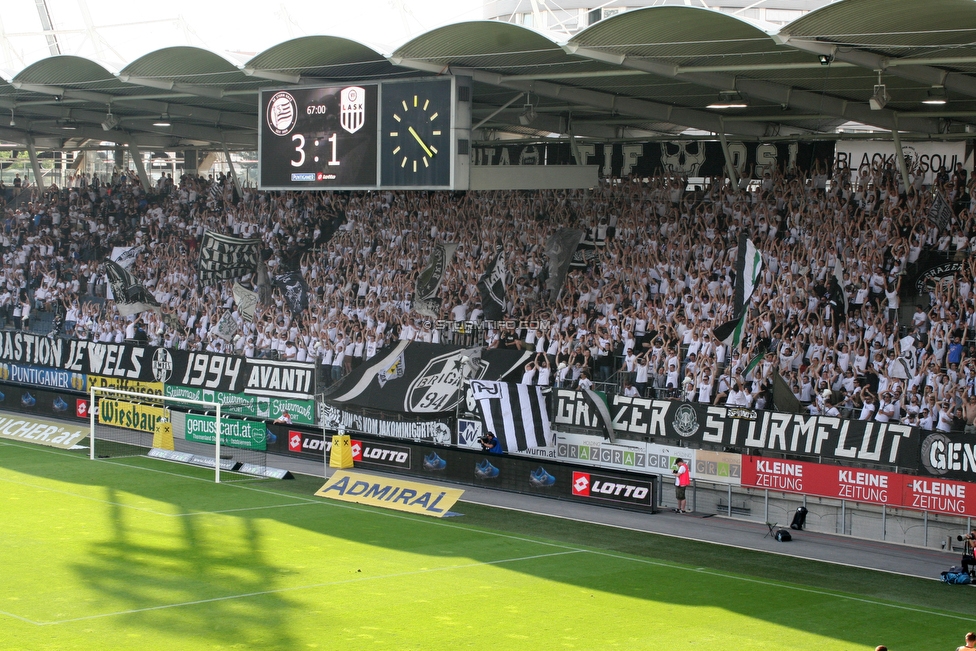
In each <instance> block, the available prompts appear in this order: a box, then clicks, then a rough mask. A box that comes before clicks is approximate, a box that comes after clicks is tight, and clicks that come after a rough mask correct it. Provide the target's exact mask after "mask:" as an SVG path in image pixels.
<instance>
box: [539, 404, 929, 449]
mask: <svg viewBox="0 0 976 651" xmlns="http://www.w3.org/2000/svg"><path fill="white" fill-rule="evenodd" d="M555 394H556V396H555V408H554V410H553V413H554V418H553V422H554V424H555V425H556V426H557V427H558V426H559V425H570V426H574V427H582V428H590V429H593V430H597V431H598V430H599V427H600V426H599V424H598V421H597V416H596V414H594V413H593V412H592V411H591V410H590V407H589V405H588V404H587V402H586V401H585V400H584V398H583V396H582V394H579V393H577V392H576V391H569V390H564V389H560V390H557V391H556V392H555ZM609 408H610V414H611V418H612V421H613V426H614V430H615V431H616V432H619V433H620V434H622V435H626V437H635V436H637V437H649V438H663V439H674V440H684V441H687V443H688V444H691V445H694V446H701V445H711V446H716V447H723V448H727V447H739V448H748V449H753V450H763V451H769V452H778V453H784V454H790V455H809V456H815V457H819V458H823V459H837V460H845V461H856V462H862V463H870V464H882V465H889V466H901V467H914V466H915V464H916V463H917V455H918V449H919V447H918V446H919V440H918V435H917V433H916V430H913V429H912V428H911V427H908V426H907V425H899V424H895V423H878V422H874V421H853V420H845V419H842V418H833V417H829V416H808V415H804V414H786V413H777V412H770V411H756V410H753V409H744V408H740V407H719V406H714V405H702V404H698V403H690V402H677V401H671V400H650V399H645V398H628V397H625V396H613V398H612V399H611V400H610V404H609Z"/></svg>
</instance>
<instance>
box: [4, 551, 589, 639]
mask: <svg viewBox="0 0 976 651" xmlns="http://www.w3.org/2000/svg"><path fill="white" fill-rule="evenodd" d="M582 551H584V550H579V551H577V550H570V551H564V552H553V553H551V554H536V555H534V556H519V557H517V558H502V559H499V560H495V561H482V562H478V563H465V564H462V565H448V566H445V567H434V568H430V569H426V570H414V571H412V572H396V573H393V574H381V575H378V576H363V577H358V578H355V579H343V580H341V581H326V582H324V583H313V584H310V585H298V586H293V587H290V588H278V589H277V590H261V591H258V592H247V593H244V594H235V595H227V596H224V597H213V598H211V599H197V600H196V601H184V602H181V603H175V604H163V605H160V606H148V607H146V608H133V609H131V610H120V611H117V612H114V613H101V614H98V615H88V616H86V617H74V618H72V619H61V620H57V621H53V622H32V621H31V620H29V619H25V618H23V617H19V616H17V615H10V616H11V617H15V618H16V619H19V620H21V621H24V622H28V623H30V624H35V625H36V626H57V625H60V624H70V623H73V622H85V621H89V620H92V619H103V618H105V617H118V616H121V615H134V614H136V613H145V612H150V611H154V610H166V609H169V608H183V607H185V606H199V605H201V604H209V603H215V602H218V601H233V600H235V599H247V598H250V597H261V596H264V595H271V594H281V593H285V592H297V591H299V590H313V589H315V588H325V587H329V586H335V585H344V584H349V583H361V582H364V581H377V580H382V579H396V578H401V577H405V576H416V575H419V574H430V573H432V572H448V571H451V570H463V569H470V568H473V567H484V566H487V565H502V564H504V563H518V562H521V561H533V560H538V559H540V558H548V557H552V556H565V555H567V554H577V553H580V552H582ZM0 614H4V615H9V613H3V612H2V611H0Z"/></svg>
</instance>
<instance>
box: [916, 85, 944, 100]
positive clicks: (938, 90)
mask: <svg viewBox="0 0 976 651" xmlns="http://www.w3.org/2000/svg"><path fill="white" fill-rule="evenodd" d="M948 101H949V96H948V95H946V89H945V87H944V86H932V88H931V89H930V90H929V92H928V96H927V97H926V98H925V99H923V100H922V104H945V103H946V102H948Z"/></svg>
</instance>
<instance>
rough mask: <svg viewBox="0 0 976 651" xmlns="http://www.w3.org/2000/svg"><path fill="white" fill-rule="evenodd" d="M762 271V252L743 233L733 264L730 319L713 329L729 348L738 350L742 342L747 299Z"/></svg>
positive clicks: (747, 306) (749, 297)
mask: <svg viewBox="0 0 976 651" xmlns="http://www.w3.org/2000/svg"><path fill="white" fill-rule="evenodd" d="M761 271H762V253H760V252H759V250H758V249H757V248H756V245H755V244H753V243H752V240H750V239H749V238H748V237H746V234H745V233H742V235H741V236H740V237H739V256H738V260H737V261H736V265H735V298H734V299H733V300H734V302H733V304H732V320H731V321H726V322H725V323H723V324H722V325H720V326H718V327H717V328H715V330H714V331H713V332H714V333H715V337H716V338H717V339H719V340H721V341H723V342H725V343H726V344H727V345H728V346H729V347H730V348H731V350H738V349H739V346H740V344H741V343H742V328H743V326H744V325H745V322H746V315H747V313H748V311H749V301H750V300H751V299H752V294H753V292H754V291H755V290H756V283H757V282H758V281H759V273H760V272H761Z"/></svg>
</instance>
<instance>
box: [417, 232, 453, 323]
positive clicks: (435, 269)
mask: <svg viewBox="0 0 976 651" xmlns="http://www.w3.org/2000/svg"><path fill="white" fill-rule="evenodd" d="M455 249H457V244H454V243H447V244H445V243H440V244H436V245H435V246H434V250H433V252H431V254H430V260H429V261H428V262H427V266H426V267H425V268H424V270H423V271H421V272H420V275H419V276H417V285H416V287H415V288H414V292H413V309H415V310H417V312H419V313H421V314H423V315H425V316H429V317H430V318H432V319H437V318H439V317H440V306H441V300H440V299H439V298H437V289H438V288H439V287H440V286H441V280H442V279H443V278H444V273H445V271H447V265H449V264H451V259H452V258H453V257H454V250H455Z"/></svg>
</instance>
